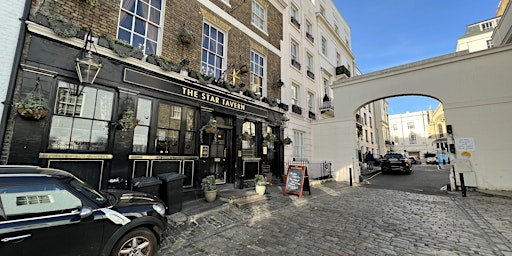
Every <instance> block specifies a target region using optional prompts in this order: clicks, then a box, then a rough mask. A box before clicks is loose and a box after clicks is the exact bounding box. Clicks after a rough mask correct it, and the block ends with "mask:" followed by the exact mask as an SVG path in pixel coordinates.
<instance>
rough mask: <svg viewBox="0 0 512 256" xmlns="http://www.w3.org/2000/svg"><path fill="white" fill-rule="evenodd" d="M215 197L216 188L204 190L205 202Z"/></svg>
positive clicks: (213, 199)
mask: <svg viewBox="0 0 512 256" xmlns="http://www.w3.org/2000/svg"><path fill="white" fill-rule="evenodd" d="M216 198H217V190H209V191H204V199H205V200H206V202H213V201H215V199H216Z"/></svg>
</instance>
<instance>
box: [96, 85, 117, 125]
mask: <svg viewBox="0 0 512 256" xmlns="http://www.w3.org/2000/svg"><path fill="white" fill-rule="evenodd" d="M113 100H114V93H112V92H108V91H98V99H97V100H96V109H95V111H96V113H95V114H94V118H95V119H100V120H107V121H110V119H112V105H113V104H114V102H113Z"/></svg>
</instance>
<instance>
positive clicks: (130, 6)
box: [123, 0, 135, 12]
mask: <svg viewBox="0 0 512 256" xmlns="http://www.w3.org/2000/svg"><path fill="white" fill-rule="evenodd" d="M123 9H126V10H127V11H129V12H135V0H124V1H123Z"/></svg>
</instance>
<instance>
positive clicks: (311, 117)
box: [308, 111, 316, 120]
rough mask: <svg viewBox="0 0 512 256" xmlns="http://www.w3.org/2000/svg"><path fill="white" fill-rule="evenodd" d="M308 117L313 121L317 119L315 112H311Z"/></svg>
mask: <svg viewBox="0 0 512 256" xmlns="http://www.w3.org/2000/svg"><path fill="white" fill-rule="evenodd" d="M308 116H309V119H313V120H315V119H316V115H315V113H313V112H311V111H309V113H308Z"/></svg>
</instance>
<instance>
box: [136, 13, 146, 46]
mask: <svg viewBox="0 0 512 256" xmlns="http://www.w3.org/2000/svg"><path fill="white" fill-rule="evenodd" d="M133 30H134V31H135V33H139V34H141V35H146V22H144V21H143V20H141V19H135V28H134V29H133ZM134 46H136V45H134Z"/></svg>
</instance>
